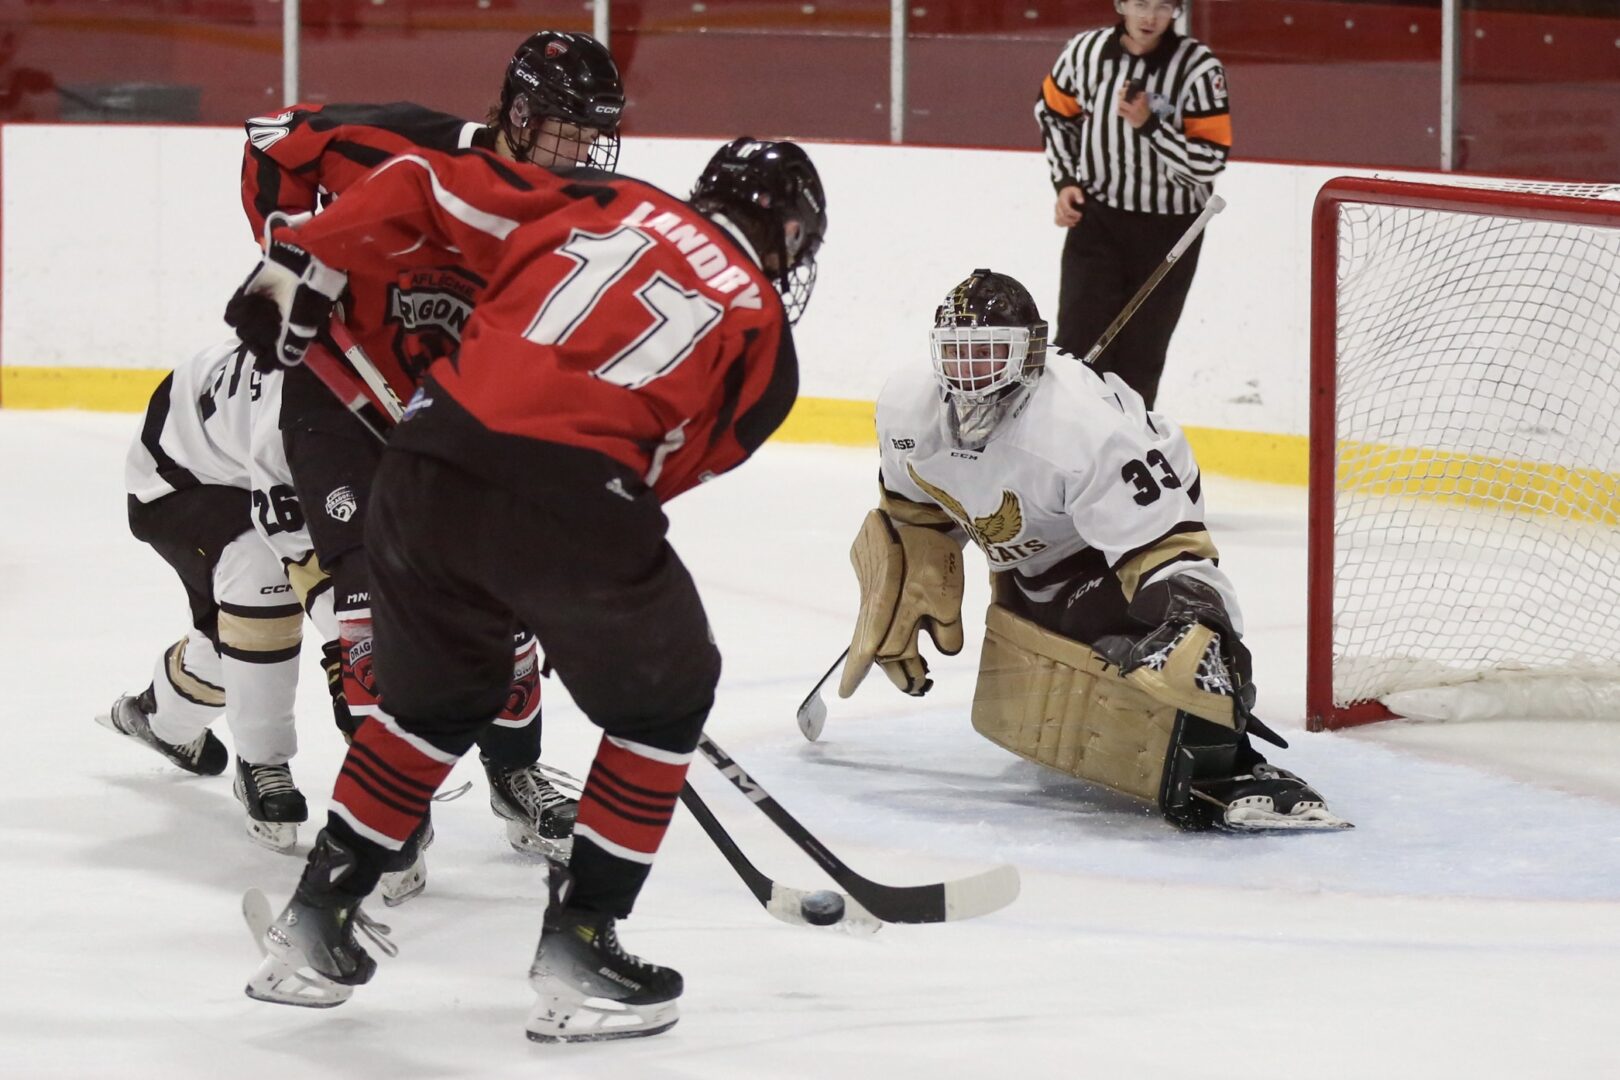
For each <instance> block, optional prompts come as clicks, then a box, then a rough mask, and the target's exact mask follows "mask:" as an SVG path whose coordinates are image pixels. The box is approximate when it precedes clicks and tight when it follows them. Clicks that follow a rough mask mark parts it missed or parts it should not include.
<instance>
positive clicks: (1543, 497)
mask: <svg viewBox="0 0 1620 1080" xmlns="http://www.w3.org/2000/svg"><path fill="white" fill-rule="evenodd" d="M1311 262H1312V272H1311V275H1312V276H1311V398H1310V402H1311V403H1310V497H1309V505H1310V530H1309V551H1308V572H1309V585H1308V600H1307V608H1308V613H1307V642H1306V646H1307V649H1306V651H1307V657H1306V723H1307V727H1309V728H1310V729H1311V730H1313V731H1316V730H1324V729H1334V728H1343V727H1348V726H1352V725H1356V724H1364V723H1369V722H1372V721H1377V720H1383V719H1389V718H1391V717H1393V716H1396V715H1402V716H1414V717H1418V718H1430V719H1455V718H1468V717H1471V716H1480V715H1521V714H1524V715H1528V714H1531V713H1535V712H1538V711H1546V712H1549V713H1550V714H1556V715H1591V714H1592V713H1594V712H1608V711H1610V710H1611V708H1613V709H1620V188H1615V187H1600V186H1590V185H1573V184H1568V185H1537V184H1520V185H1506V186H1503V187H1492V188H1486V187H1454V186H1447V185H1440V184H1432V183H1407V182H1402V181H1394V180H1382V179H1354V178H1339V179H1335V180H1331V181H1329V182H1328V183H1327V184H1326V185H1325V186H1324V187H1323V188H1322V190H1321V192H1320V193H1319V194H1318V196H1317V199H1316V205H1315V211H1314V218H1313V222H1312V256H1311ZM1392 703H1393V704H1394V705H1396V706H1398V708H1392ZM1616 714H1617V715H1620V712H1617V713H1616Z"/></svg>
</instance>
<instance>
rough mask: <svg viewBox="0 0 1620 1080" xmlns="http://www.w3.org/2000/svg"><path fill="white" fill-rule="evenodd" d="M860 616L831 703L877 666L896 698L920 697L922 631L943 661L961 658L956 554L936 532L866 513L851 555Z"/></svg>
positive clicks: (923, 686) (924, 680)
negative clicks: (901, 694)
mask: <svg viewBox="0 0 1620 1080" xmlns="http://www.w3.org/2000/svg"><path fill="white" fill-rule="evenodd" d="M849 558H850V562H851V563H853V564H854V566H855V576H856V578H857V579H858V580H859V582H860V589H861V608H860V614H859V615H858V617H857V618H856V623H855V636H854V638H853V639H852V640H851V642H850V646H849V659H848V660H846V661H845V662H844V674H843V677H842V679H841V680H840V681H839V684H838V696H839V697H849V696H850V695H851V694H853V693H854V692H855V688H856V687H857V686H859V685H860V684H861V681H862V680H863V679H865V678H866V674H867V672H869V671H870V670H871V669H872V664H873V663H874V662H876V663H877V664H878V665H879V666H880V667H882V668H883V671H884V673H885V674H887V675H888V676H889V678H890V680H892V681H893V682H894V684H895V685H896V686H898V687H899V688H900V689H901V690H904V691H905V692H906V693H908V694H913V695H920V694H922V693H924V692H926V691H927V689H928V688H929V686H931V685H932V683H931V682H930V681H929V679H928V664H927V662H926V661H925V660H924V659H923V658H922V654H921V653H920V652H919V651H918V647H917V639H918V633H919V631H921V630H924V629H926V630H927V631H928V634H929V636H930V637H932V638H933V639H934V645H935V647H936V648H938V649H939V651H940V652H942V653H944V654H945V655H947V656H954V655H955V654H956V653H959V652H961V651H962V547H961V545H960V544H958V543H957V542H956V540H954V539H953V538H952V537H951V536H950V535H949V534H947V533H945V532H942V531H940V530H938V529H934V528H928V527H925V526H918V525H907V524H904V523H901V522H897V521H895V520H894V519H893V518H892V517H891V516H890V515H889V514H888V513H886V512H885V511H883V510H873V511H871V512H870V513H868V514H867V515H866V520H865V521H863V522H862V523H861V531H860V532H859V533H858V534H857V535H856V537H855V543H854V544H853V545H852V546H851V547H850V552H849Z"/></svg>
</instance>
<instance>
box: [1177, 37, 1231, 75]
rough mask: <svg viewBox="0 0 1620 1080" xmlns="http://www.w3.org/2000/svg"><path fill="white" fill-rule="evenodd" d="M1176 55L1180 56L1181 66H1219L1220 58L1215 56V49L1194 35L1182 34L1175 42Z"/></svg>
mask: <svg viewBox="0 0 1620 1080" xmlns="http://www.w3.org/2000/svg"><path fill="white" fill-rule="evenodd" d="M1176 55H1177V56H1178V57H1179V58H1180V60H1181V62H1182V66H1184V67H1187V68H1189V69H1190V68H1197V67H1202V66H1205V65H1214V66H1216V67H1219V66H1220V63H1221V62H1220V59H1219V58H1217V57H1216V55H1215V50H1214V49H1211V48H1210V47H1209V45H1208V44H1207V43H1205V42H1203V41H1200V40H1198V39H1197V38H1195V37H1190V36H1182V37H1181V38H1180V39H1179V40H1178V41H1177V42H1176Z"/></svg>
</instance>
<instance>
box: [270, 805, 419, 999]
mask: <svg viewBox="0 0 1620 1080" xmlns="http://www.w3.org/2000/svg"><path fill="white" fill-rule="evenodd" d="M354 865H355V861H354V856H353V854H352V853H351V852H350V851H349V850H348V849H347V848H345V847H343V845H341V844H339V843H337V842H336V841H334V840H332V839H331V838H330V837H328V836H327V835H326V834H325V833H324V832H323V833H322V834H321V836H320V838H319V839H318V840H316V842H315V850H314V851H313V852H311V853H310V861H309V866H308V867H307V868H306V869H305V871H304V877H303V879H302V880H300V881H299V883H298V889H297V890H296V891H295V892H294V893H293V897H292V899H291V900H290V901H288V903H287V906H286V907H285V908H284V909H283V910H282V912H281V916H280V917H279V918H277V919H275V920H274V921H273V922H272V921H271V918H270V901H269V900H267V899H265V895H264V893H262V892H260V891H259V890H258V889H249V890H248V892H247V894H246V895H244V896H243V897H242V917H243V919H244V920H246V922H247V925H248V930H249V931H250V932H251V933H252V934H253V938H254V941H255V942H256V943H257V944H258V946H259V953H260V955H261V956H263V957H264V959H263V960H262V961H261V962H260V964H259V967H258V970H257V971H255V972H254V973H253V976H252V978H250V979H248V982H247V986H246V987H245V988H244V989H245V992H246V993H247V996H248V997H250V998H256V999H257V1000H259V1001H269V1002H272V1003H274V1004H277V1005H298V1006H302V1007H304V1008H311V1009H330V1008H332V1007H333V1006H334V1005H341V1004H343V1003H344V1002H345V1001H347V1000H349V997H350V996H351V995H352V994H353V993H354V988H355V987H356V986H359V985H360V984H362V983H366V982H370V981H371V977H372V975H374V974H376V971H377V961H375V960H373V959H372V958H371V954H370V953H368V952H366V950H365V948H364V947H363V946H362V945H361V944H360V942H359V941H358V940H356V938H355V931H356V930H357V929H358V930H360V931H363V932H364V933H365V935H366V937H368V938H370V939H371V941H372V942H373V943H374V944H375V945H376V946H377V948H379V949H380V950H382V952H383V954H384V955H385V956H396V955H398V953H399V949H398V947H397V946H395V945H394V943H393V942H392V941H390V940H388V934H389V928H388V927H387V926H384V925H383V924H382V923H379V922H376V921H374V920H373V919H371V918H370V917H369V916H368V915H366V913H365V912H363V911H361V910H360V901H359V900H358V899H356V898H355V897H354V896H353V895H351V894H349V893H345V892H342V891H341V890H340V889H339V888H337V887H335V886H336V885H337V884H339V883H340V882H341V880H342V878H343V876H344V873H345V871H347V870H349V869H351V868H352V867H353V866H354Z"/></svg>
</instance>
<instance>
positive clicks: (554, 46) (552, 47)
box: [546, 41, 568, 60]
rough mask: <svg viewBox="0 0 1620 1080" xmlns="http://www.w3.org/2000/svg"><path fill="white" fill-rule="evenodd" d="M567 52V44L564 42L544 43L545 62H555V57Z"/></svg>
mask: <svg viewBox="0 0 1620 1080" xmlns="http://www.w3.org/2000/svg"><path fill="white" fill-rule="evenodd" d="M567 51H568V43H567V42H566V41H548V42H546V59H547V60H555V59H557V57H559V56H561V55H562V54H563V53H565V52H567Z"/></svg>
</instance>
